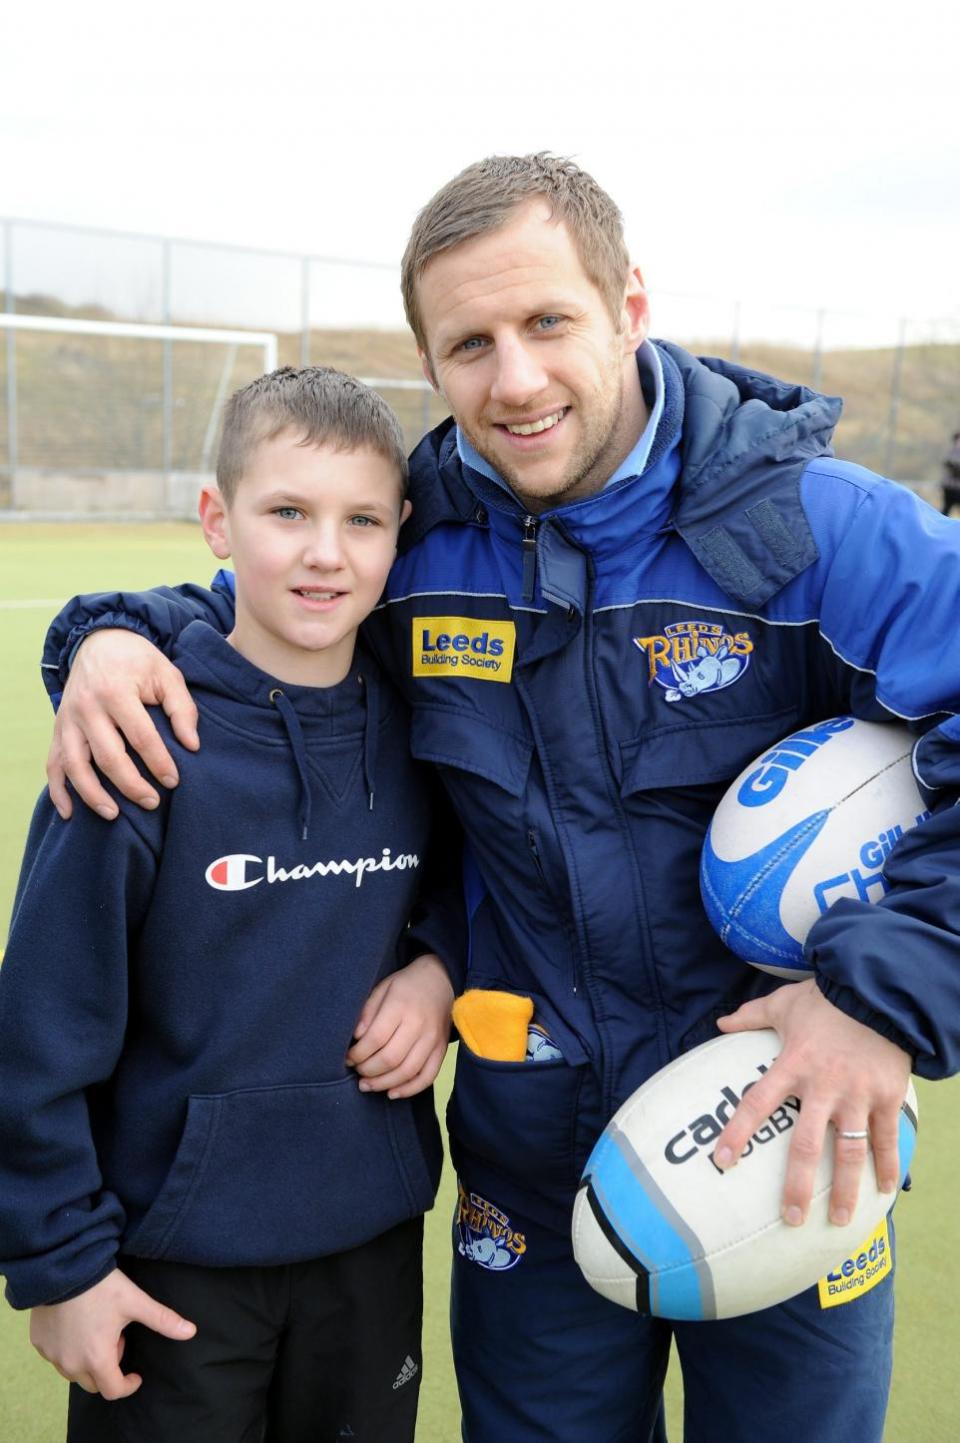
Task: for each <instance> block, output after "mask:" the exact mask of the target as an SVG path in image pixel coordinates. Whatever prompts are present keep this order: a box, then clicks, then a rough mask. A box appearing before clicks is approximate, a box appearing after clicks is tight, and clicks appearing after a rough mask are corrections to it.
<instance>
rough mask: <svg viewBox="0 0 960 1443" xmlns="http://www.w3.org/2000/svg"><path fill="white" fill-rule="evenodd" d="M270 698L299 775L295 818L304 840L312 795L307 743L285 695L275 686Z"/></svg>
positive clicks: (307, 830) (307, 832) (310, 811)
mask: <svg viewBox="0 0 960 1443" xmlns="http://www.w3.org/2000/svg"><path fill="white" fill-rule="evenodd" d="M270 700H271V701H272V702H273V704H274V706H275V707H276V709H277V711H278V712H279V713H280V718H281V720H282V722H283V725H284V727H285V728H286V732H287V739H288V740H289V742H290V750H291V751H292V752H293V760H294V761H295V762H296V764H297V772H298V773H299V776H300V812H299V816H298V818H297V820H298V821H299V823H300V829H301V840H302V841H304V842H305V841H306V840H307V837H308V835H309V833H310V816H311V813H312V811H313V797H312V795H311V792H310V777H309V774H308V772H307V745H306V742H305V741H304V739H303V728H302V727H301V725H300V718H299V717H298V716H297V713H296V711H295V710H294V708H293V707H292V706H291V705H290V702H289V701H288V700H287V697H286V696H285V695H284V693H283V692H282V691H281V690H280V688H279V687H278V686H275V687H274V689H273V691H272V692H271V693H270Z"/></svg>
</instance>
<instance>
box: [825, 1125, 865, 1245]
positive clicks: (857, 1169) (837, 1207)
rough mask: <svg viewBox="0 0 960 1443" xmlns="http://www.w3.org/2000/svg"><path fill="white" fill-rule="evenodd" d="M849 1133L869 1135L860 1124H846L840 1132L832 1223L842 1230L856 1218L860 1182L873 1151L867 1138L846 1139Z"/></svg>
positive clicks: (835, 1157)
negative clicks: (868, 1156)
mask: <svg viewBox="0 0 960 1443" xmlns="http://www.w3.org/2000/svg"><path fill="white" fill-rule="evenodd" d="M845 1132H857V1133H860V1132H868V1129H867V1128H866V1127H865V1126H864V1125H863V1124H862V1123H861V1122H860V1121H859V1120H856V1119H854V1120H852V1121H850V1122H848V1123H845V1124H844V1126H843V1128H842V1129H841V1128H839V1127H838V1128H837V1129H836V1135H835V1138H834V1147H833V1186H832V1187H831V1189H830V1221H831V1222H832V1223H836V1225H837V1227H838V1228H844V1227H846V1225H847V1223H848V1222H849V1221H850V1219H851V1218H852V1217H853V1211H854V1208H855V1207H856V1206H857V1198H858V1197H859V1195H860V1179H861V1178H862V1176H863V1168H864V1164H865V1163H866V1161H867V1154H868V1152H869V1150H870V1149H869V1141H868V1138H867V1137H845V1136H844V1133H845Z"/></svg>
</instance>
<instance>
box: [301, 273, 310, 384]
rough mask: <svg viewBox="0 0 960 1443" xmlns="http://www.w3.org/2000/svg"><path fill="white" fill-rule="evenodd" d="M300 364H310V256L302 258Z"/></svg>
mask: <svg viewBox="0 0 960 1443" xmlns="http://www.w3.org/2000/svg"><path fill="white" fill-rule="evenodd" d="M300 364H301V366H309V364H310V257H309V256H302V257H301V259H300Z"/></svg>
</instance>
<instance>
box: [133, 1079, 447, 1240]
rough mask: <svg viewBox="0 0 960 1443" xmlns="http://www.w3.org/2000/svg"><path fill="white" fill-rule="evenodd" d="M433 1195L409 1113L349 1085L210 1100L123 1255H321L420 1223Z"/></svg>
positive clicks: (191, 1106) (193, 1110)
mask: <svg viewBox="0 0 960 1443" xmlns="http://www.w3.org/2000/svg"><path fill="white" fill-rule="evenodd" d="M435 1185H436V1180H435V1179H434V1178H432V1177H431V1176H430V1174H429V1172H428V1169H427V1166H426V1163H425V1161H424V1157H423V1151H422V1147H421V1143H420V1140H419V1136H418V1133H417V1128H416V1125H415V1123H414V1119H413V1112H412V1109H411V1106H410V1104H409V1103H408V1102H405V1101H402V1100H399V1101H395V1102H391V1101H389V1100H388V1099H387V1098H386V1097H385V1096H384V1095H383V1094H381V1093H361V1092H360V1091H359V1089H358V1087H357V1080H356V1078H354V1077H352V1076H351V1077H345V1078H342V1079H340V1080H338V1081H336V1082H326V1083H304V1084H294V1085H287V1086H282V1087H260V1088H248V1089H244V1090H243V1091H239V1092H226V1093H211V1094H202V1095H199V1096H193V1097H191V1098H190V1099H189V1102H188V1105H187V1118H186V1123H185V1126H184V1130H183V1134H182V1137H181V1140H180V1145H179V1147H178V1149H177V1153H176V1156H175V1157H174V1160H173V1163H172V1165H171V1167H170V1171H169V1172H168V1174H167V1177H166V1180H165V1181H164V1184H163V1187H162V1188H161V1190H160V1192H159V1193H158V1195H157V1197H156V1198H155V1200H154V1202H153V1204H152V1205H151V1207H150V1208H149V1210H148V1212H147V1213H146V1215H145V1217H144V1218H143V1220H142V1221H141V1223H140V1224H139V1226H138V1227H136V1228H135V1229H134V1231H133V1233H132V1234H131V1235H130V1237H129V1238H127V1239H125V1241H124V1244H123V1251H125V1252H130V1253H133V1254H135V1255H136V1256H137V1257H143V1258H171V1259H175V1260H176V1261H179V1262H186V1263H200V1264H204V1265H207V1266H211V1267H217V1266H231V1265H245V1266H253V1265H261V1264H262V1265H269V1264H274V1263H282V1262H295V1261H298V1260H300V1259H304V1258H311V1257H322V1256H324V1255H325V1254H327V1253H333V1252H342V1251H344V1250H345V1249H347V1248H351V1247H356V1246H357V1245H358V1244H360V1243H362V1242H366V1241H368V1240H369V1239H371V1238H374V1237H377V1236H378V1235H379V1234H380V1233H382V1232H385V1231H386V1230H387V1229H388V1228H390V1227H393V1226H394V1224H395V1223H398V1222H401V1221H403V1220H404V1219H405V1218H411V1217H416V1216H417V1215H418V1214H419V1213H421V1212H423V1211H424V1210H425V1209H426V1208H428V1207H429V1206H430V1205H431V1203H432V1201H433V1196H434V1191H435Z"/></svg>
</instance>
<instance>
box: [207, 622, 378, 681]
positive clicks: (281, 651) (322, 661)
mask: <svg viewBox="0 0 960 1443" xmlns="http://www.w3.org/2000/svg"><path fill="white" fill-rule="evenodd" d="M227 641H228V643H229V644H230V646H232V647H233V649H234V651H236V652H237V653H238V654H239V655H240V656H242V657H243V658H244V660H246V661H249V662H250V663H251V665H252V666H255V667H257V668H258V670H260V671H263V672H266V674H267V675H268V676H272V677H275V678H276V680H277V681H280V682H284V683H285V684H286V685H287V686H307V687H318V688H320V687H331V686H337V685H339V683H340V682H342V681H343V680H344V679H345V678H346V677H347V676H349V674H350V668H351V667H352V665H353V657H354V652H355V650H356V637H355V636H352V637H350V638H344V639H343V640H342V642H341V643H339V644H338V645H336V646H332V647H324V648H323V649H322V650H317V651H314V650H309V649H307V648H306V647H297V646H293V645H292V644H290V643H280V644H271V641H270V640H269V639H268V638H266V637H262V636H256V635H251V634H250V633H249V632H248V631H247V630H245V628H244V627H243V626H242V625H240V624H239V623H238V625H236V626H235V627H234V629H233V631H231V632H230V634H229V636H228V637H227Z"/></svg>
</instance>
